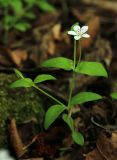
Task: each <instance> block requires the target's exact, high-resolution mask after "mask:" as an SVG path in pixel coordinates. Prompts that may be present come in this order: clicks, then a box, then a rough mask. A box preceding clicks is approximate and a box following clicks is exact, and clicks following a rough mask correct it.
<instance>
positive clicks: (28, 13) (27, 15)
mask: <svg viewBox="0 0 117 160" xmlns="http://www.w3.org/2000/svg"><path fill="white" fill-rule="evenodd" d="M24 17H26V18H28V19H35V18H36V15H35V14H34V13H32V12H27V13H26V14H25V15H24Z"/></svg>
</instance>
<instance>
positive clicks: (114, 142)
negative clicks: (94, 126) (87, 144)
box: [96, 132, 117, 160]
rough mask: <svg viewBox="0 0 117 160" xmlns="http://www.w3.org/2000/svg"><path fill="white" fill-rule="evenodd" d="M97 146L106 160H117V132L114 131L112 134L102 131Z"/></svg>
mask: <svg viewBox="0 0 117 160" xmlns="http://www.w3.org/2000/svg"><path fill="white" fill-rule="evenodd" d="M96 145H97V148H98V151H99V152H100V154H101V155H102V156H103V157H104V158H105V159H106V160H117V133H116V132H112V134H111V136H109V135H107V134H106V133H105V132H102V133H101V134H100V136H99V138H98V140H97V143H96Z"/></svg>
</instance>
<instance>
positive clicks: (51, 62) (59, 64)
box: [42, 57, 73, 70]
mask: <svg viewBox="0 0 117 160" xmlns="http://www.w3.org/2000/svg"><path fill="white" fill-rule="evenodd" d="M42 66H43V67H54V68H61V69H64V70H72V69H73V61H72V60H70V59H68V58H64V57H57V58H51V59H48V60H46V61H45V62H44V63H43V64H42Z"/></svg>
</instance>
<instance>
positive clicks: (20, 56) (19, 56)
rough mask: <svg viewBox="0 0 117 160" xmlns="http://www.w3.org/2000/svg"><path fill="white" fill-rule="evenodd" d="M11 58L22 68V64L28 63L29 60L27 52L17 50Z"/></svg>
mask: <svg viewBox="0 0 117 160" xmlns="http://www.w3.org/2000/svg"><path fill="white" fill-rule="evenodd" d="M10 55H11V58H12V61H13V62H14V64H15V65H16V66H17V67H22V62H24V61H26V60H27V58H28V53H27V51H26V50H22V49H16V50H14V51H12V52H11V54H10Z"/></svg>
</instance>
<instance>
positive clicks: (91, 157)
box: [85, 149, 105, 160]
mask: <svg viewBox="0 0 117 160" xmlns="http://www.w3.org/2000/svg"><path fill="white" fill-rule="evenodd" d="M85 160H105V158H103V157H102V155H101V154H100V152H99V151H98V149H94V150H93V151H91V152H89V153H88V154H86V158H85Z"/></svg>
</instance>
